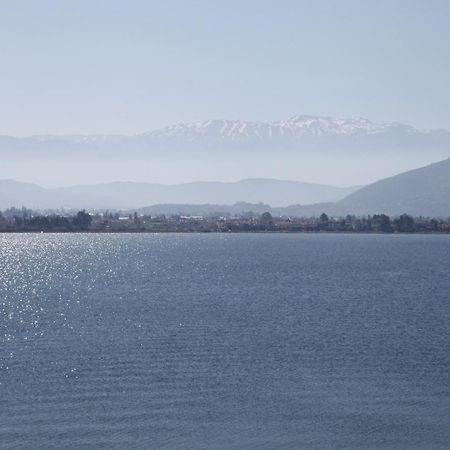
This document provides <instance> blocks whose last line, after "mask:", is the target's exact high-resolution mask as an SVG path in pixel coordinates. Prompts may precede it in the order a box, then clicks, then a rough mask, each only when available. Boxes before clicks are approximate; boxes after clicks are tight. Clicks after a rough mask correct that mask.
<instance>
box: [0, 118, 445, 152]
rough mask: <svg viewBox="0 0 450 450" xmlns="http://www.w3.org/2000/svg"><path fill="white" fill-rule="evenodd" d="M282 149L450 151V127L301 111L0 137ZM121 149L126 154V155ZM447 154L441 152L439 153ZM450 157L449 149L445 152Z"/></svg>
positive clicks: (123, 145) (140, 146)
mask: <svg viewBox="0 0 450 450" xmlns="http://www.w3.org/2000/svg"><path fill="white" fill-rule="evenodd" d="M233 149H237V150H239V154H241V155H242V154H245V153H246V152H247V151H249V152H251V151H254V150H257V151H263V150H266V151H267V150H268V151H274V150H276V152H277V155H279V154H280V152H283V151H284V150H289V152H290V153H292V151H295V152H296V153H298V154H302V152H305V151H306V152H308V151H310V150H323V149H326V150H327V151H328V150H332V151H336V150H340V151H344V152H346V151H350V150H351V151H353V150H357V151H365V150H371V151H372V150H380V151H381V150H382V151H390V150H392V149H395V150H401V149H406V150H408V151H409V150H411V149H419V150H423V151H427V152H433V151H434V150H440V151H442V150H444V151H447V150H449V152H450V131H449V130H419V129H416V128H414V127H411V126H408V125H404V124H400V123H382V124H377V123H374V122H371V121H370V120H368V119H364V118H348V119H347V118H332V117H319V116H307V115H300V116H295V117H291V118H289V119H287V120H280V121H278V122H273V123H264V122H250V121H242V120H206V121H201V122H194V123H184V124H176V125H171V126H168V127H165V128H161V129H157V130H154V131H149V132H146V133H142V134H138V135H135V136H119V135H86V136H83V135H71V136H64V135H56V136H55V135H50V136H32V137H29V138H12V137H9V136H0V155H4V156H11V152H12V151H17V152H19V153H20V152H21V151H27V152H28V154H37V155H39V154H41V153H43V154H45V153H46V152H49V154H51V155H52V156H53V155H58V154H64V153H65V152H66V153H67V152H70V153H72V154H73V153H74V152H82V153H83V150H85V153H84V154H87V155H88V154H91V155H97V156H99V155H109V156H120V155H124V156H129V155H132V154H133V152H134V153H137V154H139V155H140V156H142V155H147V156H152V155H153V154H158V155H161V153H164V154H167V152H168V153H171V152H173V151H176V152H177V154H179V152H180V151H181V152H183V153H184V154H186V153H187V152H189V151H193V152H194V153H195V152H197V153H198V152H200V153H201V152H207V153H208V154H211V151H221V150H225V151H227V152H228V151H233ZM125 153H126V155H125ZM440 156H446V155H440ZM449 156H450V154H449Z"/></svg>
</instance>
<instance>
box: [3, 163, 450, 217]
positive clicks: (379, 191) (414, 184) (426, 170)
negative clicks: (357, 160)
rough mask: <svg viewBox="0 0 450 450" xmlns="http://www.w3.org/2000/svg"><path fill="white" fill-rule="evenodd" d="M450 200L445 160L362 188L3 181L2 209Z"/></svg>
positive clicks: (239, 208) (252, 207) (394, 206)
mask: <svg viewBox="0 0 450 450" xmlns="http://www.w3.org/2000/svg"><path fill="white" fill-rule="evenodd" d="M449 199H450V159H446V160H444V161H440V162H438V163H434V164H431V165H428V166H426V167H422V168H420V169H415V170H411V171H408V172H404V173H400V174H398V175H396V176H393V177H388V178H385V179H382V180H379V181H377V182H375V183H372V184H369V185H367V186H364V187H360V188H359V187H350V188H336V187H332V186H324V185H317V184H311V183H301V182H296V181H280V180H270V179H248V180H242V181H238V182H235V183H218V182H197V183H187V184H180V185H160V184H151V183H123V182H121V183H120V182H117V183H107V184H98V185H79V186H72V187H65V188H57V189H44V188H42V187H40V186H37V185H34V184H30V183H20V182H17V181H12V180H3V181H0V209H5V208H7V207H10V206H16V207H19V206H22V205H25V206H27V207H31V208H39V209H45V208H61V207H65V208H71V209H81V208H87V209H106V208H108V209H125V210H126V209H139V210H141V211H142V212H147V213H151V214H153V213H154V214H156V213H181V214H182V213H185V214H195V215H204V214H210V213H214V212H230V213H237V212H246V211H254V212H263V211H266V210H269V211H271V212H273V213H274V214H277V215H290V216H318V215H320V214H321V213H323V212H325V213H327V214H329V215H332V216H344V215H347V214H355V215H367V214H377V213H385V214H389V215H392V216H396V215H400V214H403V213H408V214H412V215H414V216H431V217H450V200H449ZM301 203H302V204H301ZM308 203H310V204H308ZM152 205H153V206H152Z"/></svg>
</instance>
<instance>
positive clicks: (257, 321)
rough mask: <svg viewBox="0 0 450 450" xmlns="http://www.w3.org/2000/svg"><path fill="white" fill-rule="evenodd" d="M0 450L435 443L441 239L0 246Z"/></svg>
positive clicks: (445, 258)
mask: <svg viewBox="0 0 450 450" xmlns="http://www.w3.org/2000/svg"><path fill="white" fill-rule="evenodd" d="M0 257H1V264H0V298H1V300H0V312H1V315H0V327H1V330H0V340H1V347H0V358H1V359H0V382H1V384H0V402H1V403H0V405H1V408H0V436H1V444H0V447H2V448H8V449H9V448H11V449H14V448H17V449H19V448H20V449H23V448H30V449H35V448H45V449H64V448H89V449H111V448H112V449H116V448H117V449H123V448H142V449H147V448H158V449H161V448H162V449H164V448H167V449H174V448H183V449H190V448H192V449H222V448H226V449H230V448H231V449H234V448H235V449H241V448H258V449H260V448H267V449H275V448H276V449H292V448H321V449H322V448H346V449H351V448H355V449H357V448H358V449H359V448H396V449H398V448H405V449H406V448H407V449H413V448H418V449H419V448H420V449H422V448H447V447H449V446H450V428H449V427H448V417H449V416H450V356H449V353H448V348H449V345H450V331H449V327H448V323H449V319H450V305H449V301H448V293H449V292H450V276H449V273H448V267H450V237H448V236H420V235H411V236H397V235H390V236H377V235H299V234H297V235H271V234H267V235H92V234H90V235H82V234H80V235H1V236H0Z"/></svg>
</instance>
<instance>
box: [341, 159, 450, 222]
mask: <svg viewBox="0 0 450 450" xmlns="http://www.w3.org/2000/svg"><path fill="white" fill-rule="evenodd" d="M337 207H338V208H339V210H340V211H349V212H354V213H358V214H368V213H374V212H384V213H386V214H391V215H392V214H401V213H408V214H412V215H415V216H420V215H424V216H445V217H450V159H446V160H445V161H441V162H438V163H434V164H430V165H429V166H426V167H422V168H420V169H415V170H411V171H409V172H404V173H401V174H399V175H396V176H394V177H390V178H385V179H383V180H380V181H377V182H376V183H373V184H370V185H368V186H365V187H363V188H361V189H359V190H358V191H356V192H354V193H352V194H350V195H349V196H348V197H346V198H345V199H343V200H341V201H340V202H338V203H337Z"/></svg>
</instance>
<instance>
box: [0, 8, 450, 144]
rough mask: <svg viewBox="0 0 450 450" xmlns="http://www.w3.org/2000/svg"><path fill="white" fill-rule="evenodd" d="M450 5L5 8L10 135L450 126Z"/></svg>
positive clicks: (6, 131)
mask: <svg viewBox="0 0 450 450" xmlns="http://www.w3.org/2000/svg"><path fill="white" fill-rule="evenodd" d="M449 23H450V2H449V1H447V0H445V1H440V0H428V1H426V2H425V1H415V0H404V1H403V0H389V1H388V0H385V1H382V0H377V1H371V0H367V1H360V0H339V1H337V0H336V1H326V0H320V1H314V2H312V1H302V0H292V1H291V0H278V1H265V0H247V1H243V0H240V1H237V0H227V1H213V0H201V1H196V0H185V1H181V0H178V1H176V0H164V1H161V0H159V1H151V0H145V1H139V0H127V1H125V0H122V1H116V0H107V1H105V0H96V1H92V0H90V1H86V0H76V1H72V0H54V1H50V0H0V61H1V70H0V134H2V135H14V136H28V135H33V134H91V133H93V134H96V133H99V134H103V133H108V134H135V133H140V132H144V131H148V130H152V129H156V128H159V127H162V126H166V125H170V124H173V123H178V122H192V121H197V120H205V119H209V118H228V119H243V120H259V121H267V122H271V121H276V120H280V119H284V118H287V117H290V116H293V115H298V114H312V115H325V116H339V117H367V118H369V119H371V120H373V121H375V122H390V121H396V122H402V123H407V124H411V125H413V126H416V127H419V128H450V108H449V104H450V89H449V88H448V76H449V73H450V26H448V24H449Z"/></svg>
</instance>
